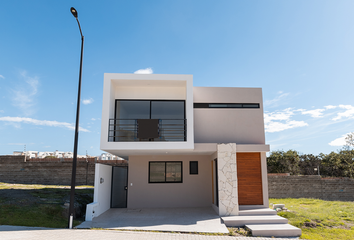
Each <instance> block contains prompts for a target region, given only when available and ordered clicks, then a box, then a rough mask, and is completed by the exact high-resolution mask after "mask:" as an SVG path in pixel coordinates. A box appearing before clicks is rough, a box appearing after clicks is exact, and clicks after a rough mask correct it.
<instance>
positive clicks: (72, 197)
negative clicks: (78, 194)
mask: <svg viewBox="0 0 354 240" xmlns="http://www.w3.org/2000/svg"><path fill="white" fill-rule="evenodd" d="M70 12H71V13H72V14H73V16H74V17H75V19H76V21H77V24H78V25H79V29H80V34H81V57H80V73H79V90H78V94H77V109H76V124H75V141H74V156H73V167H72V173H71V191H70V206H69V219H68V222H69V224H68V225H69V228H70V229H72V228H73V220H74V204H75V181H76V164H77V144H78V138H79V117H80V95H81V75H82V57H83V54H84V36H83V35H82V31H81V27H80V22H79V19H78V18H77V11H76V9H75V8H73V7H72V8H70Z"/></svg>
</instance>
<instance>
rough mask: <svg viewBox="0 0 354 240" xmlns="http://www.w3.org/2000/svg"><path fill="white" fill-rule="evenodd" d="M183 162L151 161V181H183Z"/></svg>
mask: <svg viewBox="0 0 354 240" xmlns="http://www.w3.org/2000/svg"><path fill="white" fill-rule="evenodd" d="M181 182H182V162H175V161H171V162H149V183H181Z"/></svg>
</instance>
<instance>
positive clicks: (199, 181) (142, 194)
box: [128, 155, 212, 208]
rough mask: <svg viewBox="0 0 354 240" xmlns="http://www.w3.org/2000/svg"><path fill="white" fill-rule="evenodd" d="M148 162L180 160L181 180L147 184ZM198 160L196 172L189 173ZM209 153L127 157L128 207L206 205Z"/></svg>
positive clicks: (209, 183)
mask: <svg viewBox="0 0 354 240" xmlns="http://www.w3.org/2000/svg"><path fill="white" fill-rule="evenodd" d="M149 161H182V164H183V182H182V183H149ZM189 161H198V168H199V169H198V174H197V175H190V174H189ZM211 164H212V159H211V156H210V155H166V156H164V155H159V156H129V169H128V171H129V172H128V208H163V207H166V208H168V207H209V206H211V204H212V174H211Z"/></svg>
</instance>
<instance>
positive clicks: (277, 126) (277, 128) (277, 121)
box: [264, 108, 308, 132]
mask: <svg viewBox="0 0 354 240" xmlns="http://www.w3.org/2000/svg"><path fill="white" fill-rule="evenodd" d="M296 111H298V110H293V109H291V108H287V109H284V110H283V111H277V112H273V113H264V126H265V131H266V132H281V131H284V130H286V129H291V128H296V127H305V126H308V124H307V123H306V122H304V121H296V120H291V119H290V118H291V116H292V115H294V114H295V113H294V112H296Z"/></svg>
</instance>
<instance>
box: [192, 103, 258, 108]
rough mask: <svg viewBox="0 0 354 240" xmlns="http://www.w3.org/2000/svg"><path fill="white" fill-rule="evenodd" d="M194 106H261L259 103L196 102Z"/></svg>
mask: <svg viewBox="0 0 354 240" xmlns="http://www.w3.org/2000/svg"><path fill="white" fill-rule="evenodd" d="M194 108H259V103H194Z"/></svg>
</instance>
